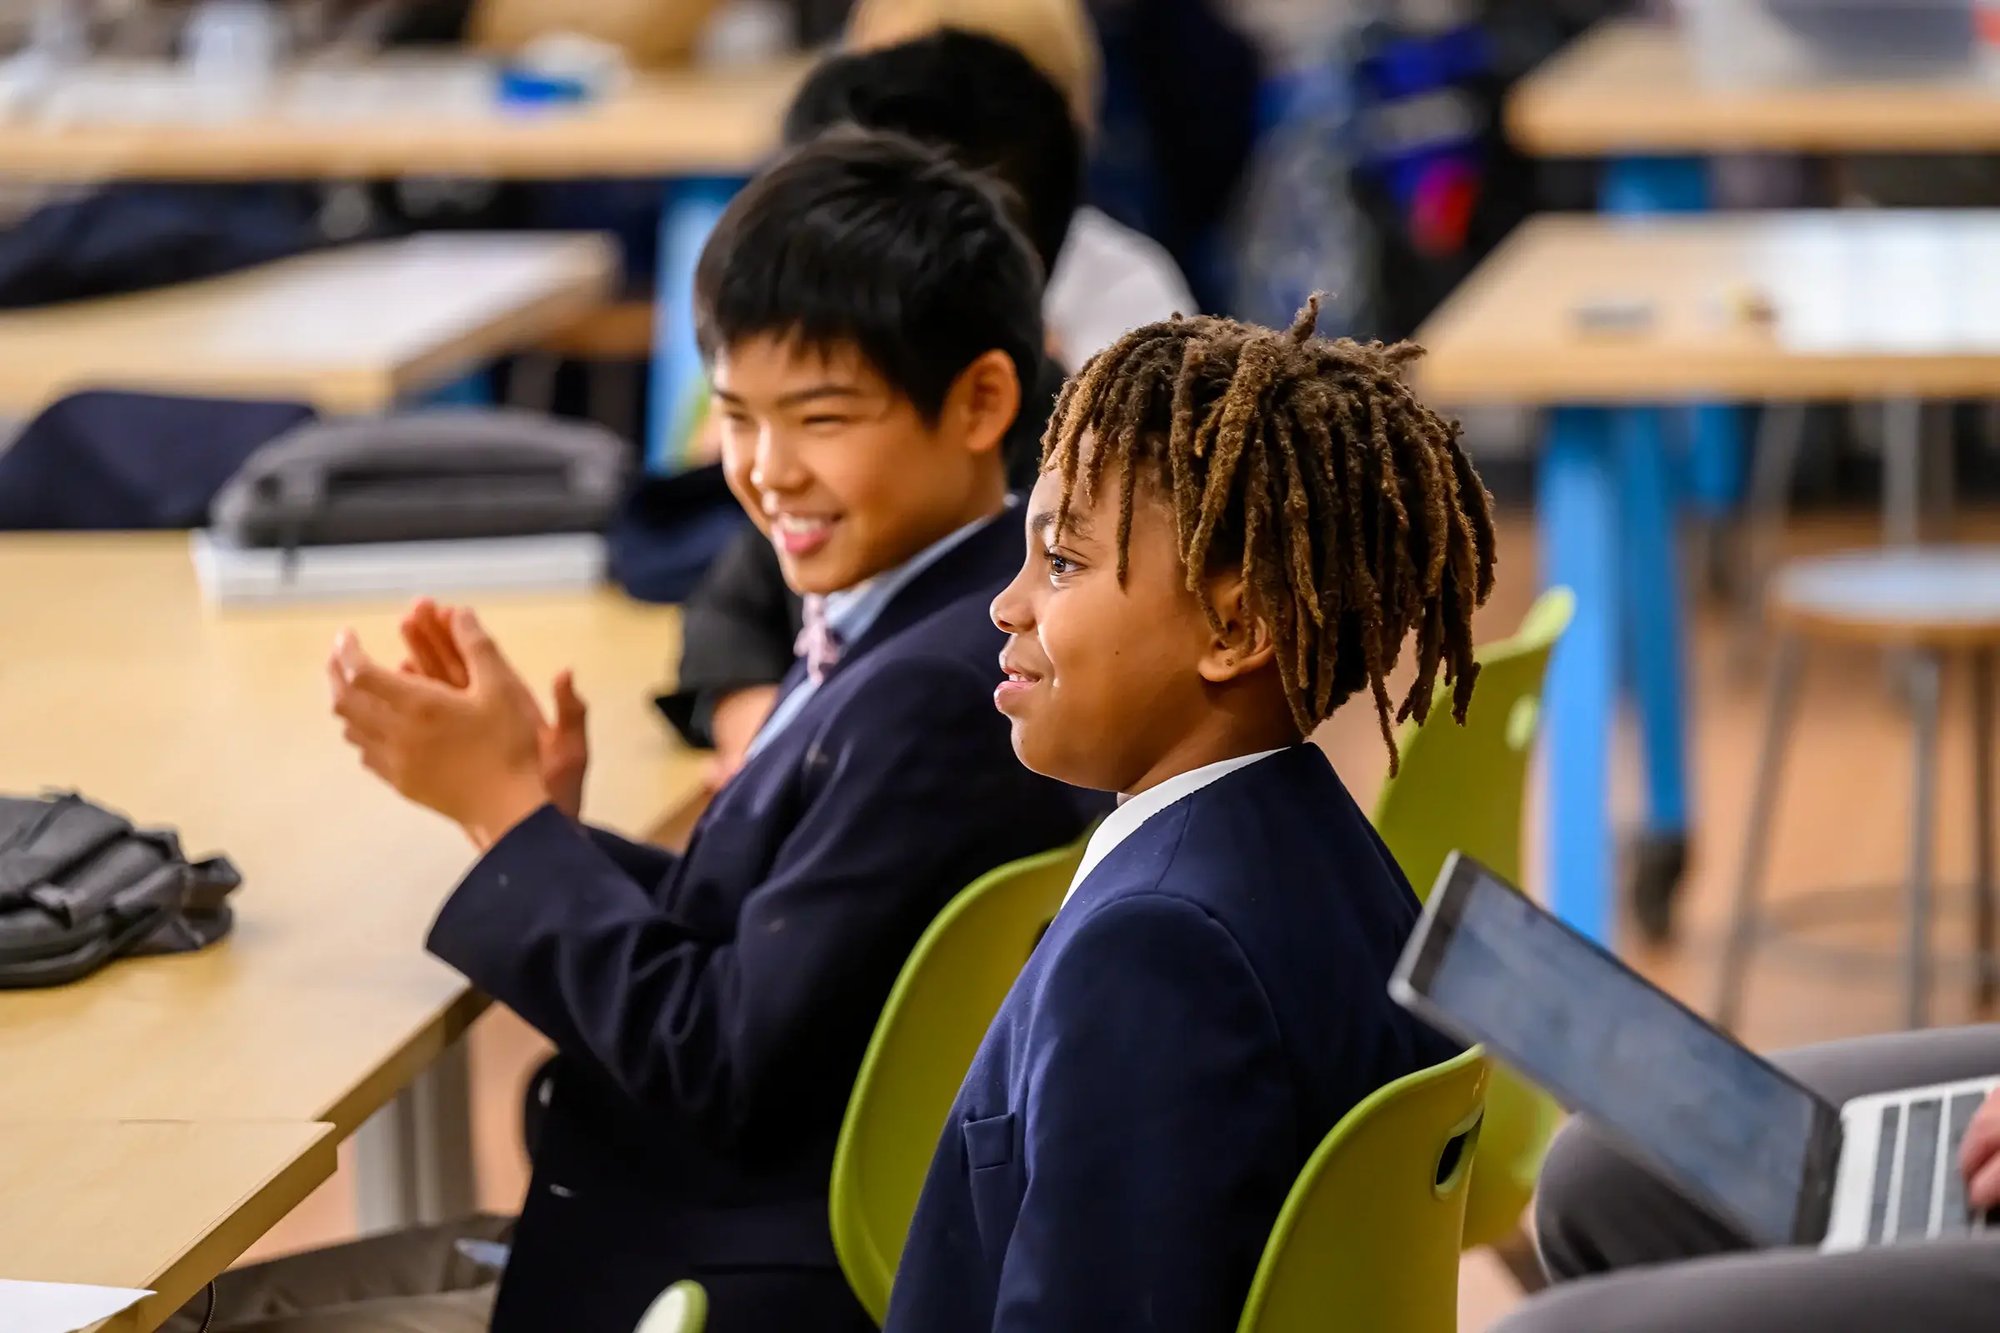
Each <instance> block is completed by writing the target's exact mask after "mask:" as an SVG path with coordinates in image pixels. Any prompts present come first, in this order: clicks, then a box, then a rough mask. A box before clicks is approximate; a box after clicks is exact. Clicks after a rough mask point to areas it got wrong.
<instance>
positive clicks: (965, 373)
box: [944, 347, 1021, 454]
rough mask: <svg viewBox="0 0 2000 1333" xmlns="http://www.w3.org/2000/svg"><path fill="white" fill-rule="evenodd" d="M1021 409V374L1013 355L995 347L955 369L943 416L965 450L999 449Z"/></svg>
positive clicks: (984, 450) (979, 452)
mask: <svg viewBox="0 0 2000 1333" xmlns="http://www.w3.org/2000/svg"><path fill="white" fill-rule="evenodd" d="M1020 411H1021V377H1020V375H1019V374H1018V373H1017V372H1016V371H1015V369H1014V358H1013V357H1011V356H1008V355H1007V354H1006V353H1005V352H1003V351H1001V350H1000V349H999V348H997V347H995V348H993V349H992V350H990V351H985V352H981V353H980V354H979V355H978V356H976V357H974V358H973V360H972V364H970V365H968V366H967V367H966V368H965V369H964V370H961V371H959V372H958V378H957V379H955V380H953V381H952V384H951V392H950V393H949V394H947V395H946V396H945V402H944V419H945V420H946V421H947V422H949V423H950V424H951V426H952V427H953V431H952V433H953V434H954V435H955V436H956V437H957V438H958V439H959V440H960V441H962V442H963V443H964V445H965V448H966V451H967V452H969V453H975V454H983V453H992V452H994V451H996V450H998V449H999V448H1000V444H1001V442H1002V441H1003V440H1005V439H1006V438H1007V432H1008V430H1009V429H1011V428H1012V426H1013V425H1014V418H1015V417H1016V416H1017V415H1019V414H1020Z"/></svg>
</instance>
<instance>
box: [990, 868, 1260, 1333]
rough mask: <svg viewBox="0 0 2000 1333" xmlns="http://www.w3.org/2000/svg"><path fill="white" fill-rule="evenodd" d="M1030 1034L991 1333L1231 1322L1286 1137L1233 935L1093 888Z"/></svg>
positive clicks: (1195, 911)
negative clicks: (1093, 899)
mask: <svg viewBox="0 0 2000 1333" xmlns="http://www.w3.org/2000/svg"><path fill="white" fill-rule="evenodd" d="M1029 1041H1030V1044H1031V1049H1032V1051H1033V1055H1032V1068H1033V1072H1032V1073H1031V1075H1030V1079H1029V1086H1028V1101H1027V1108H1028V1109H1027V1123H1026V1125H1025V1127H1024V1137H1023V1149H1022V1150H1023V1151H1024V1152H1025V1155H1026V1185H1025V1190H1024V1193H1023V1195H1022V1202H1021V1209H1020V1212H1019V1214H1018V1217H1017V1219H1016V1222H1015V1227H1014V1230H1013V1233H1012V1235H1011V1237H1010V1239H1009V1241H1008V1245H1007V1249H1006V1253H1005V1256H1004V1258H1003V1260H1002V1264H1001V1270H1000V1285H999V1299H998V1303H997V1305H996V1307H995V1318H994V1325H993V1327H994V1329H995V1330H996V1333H997V1331H998V1330H1005V1331H1006V1333H1028V1331H1029V1330H1042V1329H1051V1328H1079V1329H1081V1328H1105V1329H1110V1328H1145V1329H1150V1330H1155V1331H1156V1333H1177V1331H1179V1330H1185V1331H1186V1333H1197V1331H1198V1330H1213V1329H1219V1328H1234V1327H1235V1326H1236V1323H1237V1320H1238V1319H1239V1318H1240V1317H1241V1315H1242V1311H1243V1301H1244V1299H1245V1298H1246V1297H1247V1296H1248V1294H1249V1290H1250V1278H1251V1276H1252V1274H1253V1273H1254V1272H1255V1270H1256V1265H1257V1260H1258V1257H1259V1255H1260V1254H1261V1253H1262V1250H1263V1245H1264V1241H1265V1239H1266V1238H1267V1236H1268V1235H1269V1232H1270V1227H1271V1224H1272V1222H1273V1221H1275V1220H1276V1218H1277V1215H1278V1210H1279V1208H1280V1207H1281V1206H1282V1204H1283V1201H1284V1197H1285V1193H1286V1191H1287V1190H1289V1189H1290V1188H1291V1184H1292V1175H1293V1167H1294V1165H1295V1162H1296V1153H1297V1148H1298V1127H1297V1123H1296V1114H1295V1111H1294V1102H1293V1100H1292V1097H1291V1095H1290V1093H1289V1090H1288V1089H1289V1080H1288V1079H1287V1078H1286V1077H1285V1074H1284V1064H1283V1056H1282V1051H1281V1047H1280V1044H1279V1038H1278V1033H1277V1028H1276V1022H1275V1019H1274V1018H1273V1016H1272V1014H1271V1011H1270V1006H1269V1004H1268V1002H1267V1001H1266V999H1265V996H1264V992H1263V989H1262V987H1261V986H1260V984H1259V983H1258V980H1257V978H1256V976H1255V974H1254V973H1253V972H1252V970H1251V967H1250V964H1249V961H1248V960H1247V959H1246V958H1245V956H1244V954H1243V952H1242V950H1241V948H1240V947H1239V946H1238V945H1237V943H1236V941H1235V939H1234V937H1232V936H1231V935H1230V934H1229V932H1228V931H1227V930H1226V929H1225V928H1224V927H1223V926H1222V925H1221V924H1219V923H1218V922H1217V921H1215V920H1214V919H1213V918H1212V917H1211V916H1209V915H1208V914H1207V913H1206V912H1205V911H1203V910H1202V909H1201V908H1199V907H1197V906H1195V905H1194V904H1192V903H1189V902H1187V901H1186V900H1184V899H1179V898H1171V897H1166V896H1164V895H1134V896H1131V897H1127V898H1121V899H1118V900H1115V901H1113V902H1111V903H1109V904H1107V905H1106V906H1104V907H1103V908H1101V909H1099V910H1098V911H1097V912H1096V913H1094V914H1093V915H1092V917H1091V918H1090V920H1089V921H1087V922H1085V923H1084V924H1083V926H1082V927H1081V928H1080V929H1079V930H1078V933H1077V934H1076V936H1075V937H1074V938H1073V939H1072V940H1071V941H1070V942H1069V944H1068V945H1067V947H1065V949H1064V950H1063V956H1062V957H1061V958H1059V959H1058V960H1057V962H1056V964H1055V966H1053V967H1052V968H1051V971H1050V975H1049V977H1048V980H1047V989H1046V990H1045V991H1044V993H1043V995H1042V998H1041V1001H1040V1003H1039V1005H1038V1006H1037V1015H1036V1019H1035V1022H1034V1026H1033V1027H1032V1028H1031V1029H1030V1034H1029Z"/></svg>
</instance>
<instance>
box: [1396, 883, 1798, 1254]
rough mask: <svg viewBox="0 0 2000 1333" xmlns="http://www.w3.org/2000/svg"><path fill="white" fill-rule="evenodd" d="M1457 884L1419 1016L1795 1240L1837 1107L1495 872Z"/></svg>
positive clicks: (1771, 1233)
mask: <svg viewBox="0 0 2000 1333" xmlns="http://www.w3.org/2000/svg"><path fill="white" fill-rule="evenodd" d="M1447 874H1448V877H1449V878H1450V879H1452V880H1457V881H1465V882H1462V883H1457V884H1455V885H1447V884H1445V883H1440V884H1439V886H1438V888H1437V890H1436V895H1435V896H1437V897H1439V898H1440V899H1442V900H1443V901H1441V902H1440V903H1438V904H1436V906H1438V907H1441V908H1443V909H1444V910H1443V911H1442V912H1437V911H1427V912H1426V913H1425V920H1424V923H1423V925H1422V926H1421V927H1420V928H1419V936H1420V938H1419V939H1418V940H1416V941H1413V942H1412V944H1411V948H1410V953H1409V955H1408V959H1409V962H1408V964H1407V965H1406V966H1407V973H1406V976H1405V977H1404V981H1405V984H1407V985H1408V986H1409V987H1410V988H1411V989H1414V990H1415V991H1416V992H1417V993H1418V994H1419V995H1421V996H1423V997H1425V998H1426V999H1427V1000H1428V1001H1429V1004H1428V1005H1419V1007H1420V1008H1428V1009H1433V1010H1435V1011H1436V1012H1435V1014H1434V1017H1435V1018H1437V1019H1438V1020H1439V1021H1441V1022H1442V1023H1444V1024H1445V1025H1446V1026H1449V1027H1452V1028H1456V1029H1458V1030H1460V1031H1461V1032H1462V1033H1464V1034H1465V1035H1467V1036H1469V1037H1471V1038H1473V1039H1476V1040H1478V1041H1481V1042H1484V1043H1485V1044H1486V1045H1487V1046H1488V1047H1489V1048H1490V1049H1491V1051H1492V1052H1493V1054H1495V1055H1496V1056H1498V1057H1499V1058H1500V1059H1501V1060H1502V1061H1504V1062H1505V1063H1506V1064H1508V1065H1511V1066H1513V1067H1514V1068H1515V1069H1518V1070H1519V1071H1521V1073H1523V1074H1525V1075H1526V1076H1527V1077H1528V1078H1529V1079H1530V1080H1532V1081H1533V1082H1535V1083H1537V1084H1540V1085H1541V1086H1542V1087H1543V1088H1545V1089H1547V1090H1548V1091H1549V1092H1550V1093H1551V1094H1553V1095H1554V1096H1555V1098H1556V1100H1558V1101H1560V1102H1562V1103H1564V1104H1565V1105H1567V1106H1568V1107H1569V1108H1570V1109H1571V1110H1574V1111H1578V1112H1581V1113H1583V1114H1585V1115H1587V1116H1589V1117H1590V1118H1591V1119H1592V1120H1594V1121H1596V1122H1598V1124H1600V1125H1601V1126H1603V1127H1604V1128H1605V1129H1606V1130H1608V1131H1610V1132H1611V1133H1613V1134H1614V1135H1616V1136H1617V1137H1618V1138H1620V1139H1621V1140H1624V1141H1626V1142H1627V1143H1628V1144H1629V1145H1630V1146H1631V1147H1632V1148H1633V1149H1635V1150H1637V1151H1638V1152H1639V1154H1640V1155H1642V1156H1644V1157H1647V1158H1650V1159H1652V1161H1653V1164H1654V1165H1655V1166H1656V1167H1657V1168H1658V1169H1660V1170H1661V1171H1662V1173H1663V1174H1665V1175H1667V1176H1668V1177H1669V1178H1670V1179H1672V1180H1674V1181H1675V1182H1676V1183H1677V1184H1679V1185H1680V1186H1681V1187H1682V1188H1683V1189H1685V1190H1686V1191H1688V1192H1689V1193H1690V1194H1692V1195H1694V1196H1696V1197H1705V1199H1706V1201H1707V1203H1708V1204H1709V1205H1710V1207H1712V1208H1714V1209H1716V1210H1718V1211H1719V1212H1720V1213H1721V1214H1722V1215H1723V1216H1724V1217H1725V1218H1727V1219H1730V1220H1733V1221H1734V1222H1735V1223H1736V1225H1737V1226H1738V1227H1739V1228H1740V1229H1741V1230H1743V1231H1745V1232H1746V1233H1748V1235H1749V1236H1750V1237H1752V1238H1753V1239H1755V1240H1757V1241H1759V1242H1761V1243H1764V1244H1786V1243H1791V1242H1793V1241H1794V1240H1795V1239H1796V1237H1795V1236H1794V1232H1795V1230H1796V1229H1797V1227H1798V1223H1799V1203H1800V1195H1801V1191H1802V1189H1803V1187H1804V1186H1805V1183H1806V1182H1805V1174H1806V1170H1807V1167H1806V1161H1807V1149H1808V1143H1809V1139H1810V1136H1811V1135H1812V1134H1813V1133H1814V1132H1815V1129H1816V1127H1817V1126H1818V1125H1819V1124H1820V1123H1821V1121H1822V1117H1821V1113H1820V1108H1821V1107H1823V1106H1824V1103H1822V1102H1821V1101H1820V1099H1819V1098H1818V1097H1816V1096H1815V1095H1814V1094H1813V1093H1811V1092H1810V1091H1808V1090H1807V1089H1805V1088H1804V1087H1801V1086H1800V1085H1799V1084H1797V1083H1795V1082H1793V1081H1792V1080H1791V1079H1790V1078H1787V1077H1786V1076H1785V1075H1783V1074H1781V1073H1780V1072H1778V1070H1776V1069H1775V1068H1773V1067H1772V1066H1770V1065H1769V1064H1766V1063H1765V1062H1764V1061H1762V1060H1760V1059H1758V1058H1757V1057H1756V1056H1754V1055H1752V1054H1751V1053H1750V1052H1749V1051H1747V1050H1745V1049H1744V1048H1743V1047H1741V1046H1740V1045H1738V1044H1737V1043H1736V1042H1734V1041H1732V1040H1730V1039H1729V1038H1728V1037H1726V1036H1724V1035H1723V1034H1722V1033H1720V1032H1718V1031H1716V1030H1715V1029H1714V1028H1712V1027H1710V1026H1709V1025H1708V1024H1707V1023H1705V1022H1703V1021H1702V1020H1701V1019H1700V1018H1698V1017H1696V1016H1695V1014H1694V1013H1693V1012H1691V1011H1690V1010H1688V1009H1686V1008H1684V1007H1683V1006H1682V1005H1680V1004H1679V1003H1678V1002H1676V1001H1675V1000H1673V999H1672V998H1671V997H1670V996H1668V995H1666V994H1665V993H1664V992H1662V991H1660V990H1658V989H1656V988H1655V987H1653V986H1652V985H1651V984H1650V983H1648V982H1647V981H1645V980H1644V979H1643V978H1641V977H1640V976H1639V975H1638V974H1637V973H1635V972H1633V971H1632V970H1631V969H1629V968H1627V967H1626V966H1625V965H1624V964H1623V963H1621V962H1619V961H1618V959H1617V958H1615V957H1614V956H1612V955H1611V954H1610V953H1607V952H1606V951H1604V950H1602V949H1600V948H1598V947H1597V946H1596V945H1594V944H1592V943H1590V942H1589V941H1588V940H1586V939H1584V938H1583V936H1581V935H1579V934H1577V933H1576V932H1574V931H1572V930H1571V929H1569V928H1568V927H1567V926H1565V925H1563V924H1562V923H1561V922H1559V921H1557V920H1556V919H1555V918H1554V917H1552V916H1550V915H1549V914H1547V913H1546V912H1544V911H1542V910H1541V909H1540V908H1539V907H1537V906H1536V905H1535V904H1534V903H1532V902H1530V901H1529V900H1528V899H1527V898H1526V897H1524V896H1523V895H1521V894H1519V893H1516V892H1515V891H1514V890H1513V889H1512V888H1510V887H1508V886H1507V885H1506V884H1505V883H1504V882H1502V881H1501V880H1499V879H1497V878H1495V877H1494V876H1493V875H1492V874H1491V872H1489V871H1487V870H1486V869H1485V868H1484V867H1482V866H1479V865H1478V864H1477V863H1475V862H1473V861H1471V860H1469V859H1465V858H1458V859H1457V860H1456V862H1455V869H1451V870H1448V872H1447ZM1454 888H1455V890H1456V891H1455V892H1452V891H1450V890H1451V889H1454ZM1454 918H1455V919H1454Z"/></svg>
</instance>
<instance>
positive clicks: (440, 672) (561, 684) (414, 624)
mask: <svg viewBox="0 0 2000 1333" xmlns="http://www.w3.org/2000/svg"><path fill="white" fill-rule="evenodd" d="M457 614H458V612H457V610H456V608H454V607H449V606H439V605H438V604H437V603H436V602H433V601H431V600H430V599H429V598H425V599H423V600H421V601H419V602H417V603H416V604H415V605H414V606H412V607H411V608H410V612H409V614H408V615H406V616H404V617H403V643H404V645H405V646H406V647H407V648H408V649H409V653H410V656H409V660H407V661H406V662H404V663H403V670H404V671H405V672H407V673H412V674H417V675H422V676H425V677H428V678H429V679H431V680H434V681H437V682H439V683H440V684H444V685H449V686H451V687H452V688H454V689H461V690H462V689H464V688H466V686H467V685H468V684H469V682H470V680H471V676H470V674H469V672H468V671H467V669H466V663H465V658H464V656H463V654H462V653H461V652H460V651H459V648H458V644H457V642H456V641H455V640H454V639H453V637H452V630H451V625H452V619H453V617H454V616H456V615H457ZM552 692H553V694H554V696H555V705H556V712H555V721H554V722H550V721H549V720H548V718H547V716H546V715H545V714H543V712H542V710H541V708H540V706H539V705H537V706H536V707H535V740H536V749H537V752H538V753H539V755H540V759H541V769H542V785H543V786H545V787H547V788H548V792H549V800H550V801H551V802H553V803H554V805H555V807H556V808H557V809H558V810H560V811H562V812H563V813H564V814H566V815H568V816H569V817H570V818H571V819H577V818H580V817H581V816H582V814H583V775H584V771H585V769H587V768H588V767H589V765H590V737H589V734H588V731H587V729H586V727H585V721H586V717H585V709H584V703H583V699H582V698H581V697H580V696H579V695H578V694H577V692H576V678H575V676H574V675H573V674H572V673H570V672H568V671H563V672H560V673H558V674H557V676H556V679H555V686H554V689H553V691H552ZM529 702H530V703H531V704H532V703H533V702H534V701H533V699H532V698H530V700H529Z"/></svg>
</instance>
